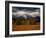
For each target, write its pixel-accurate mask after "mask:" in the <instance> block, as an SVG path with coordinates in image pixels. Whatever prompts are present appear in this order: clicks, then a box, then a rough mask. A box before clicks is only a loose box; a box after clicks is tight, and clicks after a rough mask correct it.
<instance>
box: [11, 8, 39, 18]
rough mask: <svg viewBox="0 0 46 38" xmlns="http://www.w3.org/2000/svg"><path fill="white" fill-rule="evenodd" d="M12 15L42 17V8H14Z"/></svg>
mask: <svg viewBox="0 0 46 38" xmlns="http://www.w3.org/2000/svg"><path fill="white" fill-rule="evenodd" d="M12 15H14V16H23V17H25V18H26V16H27V15H28V16H32V17H36V16H40V8H29V7H12Z"/></svg>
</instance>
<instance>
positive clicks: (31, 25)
mask: <svg viewBox="0 0 46 38" xmlns="http://www.w3.org/2000/svg"><path fill="white" fill-rule="evenodd" d="M26 30H40V22H36V21H35V19H34V18H31V19H15V20H12V31H26Z"/></svg>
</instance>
